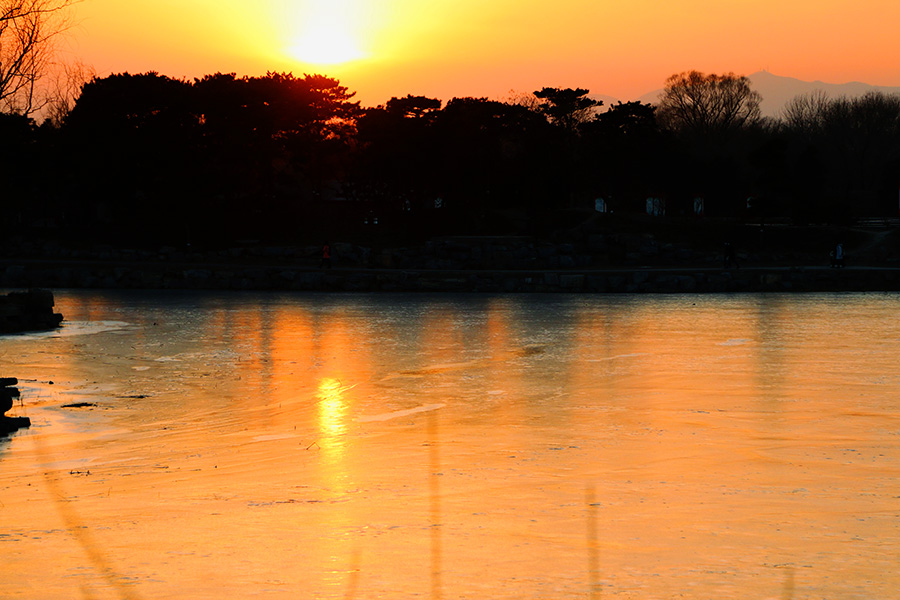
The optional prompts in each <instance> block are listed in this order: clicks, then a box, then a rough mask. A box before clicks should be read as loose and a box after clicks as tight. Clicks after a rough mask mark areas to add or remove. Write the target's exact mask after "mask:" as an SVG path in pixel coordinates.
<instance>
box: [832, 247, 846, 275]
mask: <svg viewBox="0 0 900 600" xmlns="http://www.w3.org/2000/svg"><path fill="white" fill-rule="evenodd" d="M831 266H832V267H833V268H838V269H840V268H842V267H843V266H844V245H843V244H841V243H838V245H837V246H835V248H834V252H833V253H832V259H831Z"/></svg>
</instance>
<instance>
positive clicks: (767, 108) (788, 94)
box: [592, 71, 900, 117]
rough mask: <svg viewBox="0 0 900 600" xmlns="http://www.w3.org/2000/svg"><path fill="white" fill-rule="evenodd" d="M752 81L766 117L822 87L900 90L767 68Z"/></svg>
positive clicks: (834, 93)
mask: <svg viewBox="0 0 900 600" xmlns="http://www.w3.org/2000/svg"><path fill="white" fill-rule="evenodd" d="M747 77H748V78H749V79H750V82H751V83H752V84H753V89H754V90H756V91H757V92H759V93H760V95H761V96H762V102H761V103H760V110H761V111H762V114H763V116H764V117H777V116H779V115H780V114H781V111H782V109H783V108H784V105H785V104H787V103H788V101H790V100H791V99H792V98H794V97H795V96H799V95H801V94H809V93H811V92H814V91H816V90H822V91H823V92H825V94H826V95H827V96H828V97H829V98H839V97H841V96H847V97H848V98H855V97H857V96H862V95H863V94H865V93H866V92H882V93H885V94H900V87H884V86H877V85H870V84H868V83H861V82H858V81H853V82H850V83H824V82H822V81H802V80H800V79H795V78H793V77H781V76H779V75H773V74H772V73H769V72H768V71H758V72H756V73H753V74H752V75H748V76H747ZM662 92H663V90H662V89H658V90H654V91H652V92H649V93H647V94H644V95H643V96H641V97H640V98H637V100H638V101H640V102H644V103H649V104H656V102H657V101H658V100H659V97H660V95H661V94H662ZM592 97H594V98H597V99H601V100H603V105H604V106H610V105H611V104H615V103H616V100H615V99H612V98H609V97H607V96H600V95H597V96H592Z"/></svg>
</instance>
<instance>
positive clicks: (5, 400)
mask: <svg viewBox="0 0 900 600" xmlns="http://www.w3.org/2000/svg"><path fill="white" fill-rule="evenodd" d="M18 382H19V380H18V379H16V378H15V377H0V384H2V386H3V387H0V435H6V434H8V433H12V432H13V431H16V430H17V429H21V428H23V427H30V426H31V419H29V418H28V417H7V416H3V415H4V413H6V411H8V410H9V409H11V408H12V405H13V398H18V397H19V388H15V387H11V386H13V385H15V384H17V383H18Z"/></svg>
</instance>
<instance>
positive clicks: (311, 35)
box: [288, 15, 366, 65]
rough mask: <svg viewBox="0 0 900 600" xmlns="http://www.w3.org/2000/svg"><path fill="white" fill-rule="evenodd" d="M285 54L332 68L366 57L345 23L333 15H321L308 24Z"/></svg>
mask: <svg viewBox="0 0 900 600" xmlns="http://www.w3.org/2000/svg"><path fill="white" fill-rule="evenodd" d="M288 53H289V54H290V55H291V56H292V57H294V58H296V59H297V60H299V61H301V62H305V63H310V64H315V65H334V64H339V63H345V62H350V61H353V60H359V59H361V58H365V56H366V54H365V52H363V50H362V49H361V48H360V45H359V42H358V40H357V39H356V37H355V36H354V35H353V33H352V31H351V30H350V26H349V24H348V23H346V22H345V21H341V20H340V19H338V18H336V16H335V15H327V16H326V15H322V16H320V17H319V18H317V19H314V20H313V21H312V22H309V23H308V24H307V27H306V28H305V30H304V32H303V33H301V34H300V35H298V36H297V37H296V38H294V40H293V43H292V44H291V46H290V47H289V48H288Z"/></svg>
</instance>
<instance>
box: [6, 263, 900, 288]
mask: <svg viewBox="0 0 900 600" xmlns="http://www.w3.org/2000/svg"><path fill="white" fill-rule="evenodd" d="M0 287H3V288H10V289H12V288H48V289H54V288H85V289H148V290H258V291H266V290H270V291H310V292H476V293H478V292H482V293H534V292H541V293H610V294H616V293H729V292H832V291H835V292H837V291H849V292H879V291H882V292H892V291H900V267H879V266H848V267H843V268H831V267H828V266H817V265H813V266H744V267H741V268H731V269H723V268H721V267H718V268H717V267H712V266H665V267H663V266H660V267H654V266H636V267H632V266H627V267H626V266H623V267H606V268H565V269H561V268H558V269H416V268H368V267H358V266H340V265H336V266H335V267H334V268H331V269H319V268H317V267H315V266H309V265H303V264H285V263H279V264H248V263H195V262H186V261H185V262H180V261H179V262H168V261H159V262H127V261H83V260H82V261H60V260H54V261H48V260H39V259H31V260H22V259H19V260H15V259H13V260H9V259H7V260H0Z"/></svg>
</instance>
